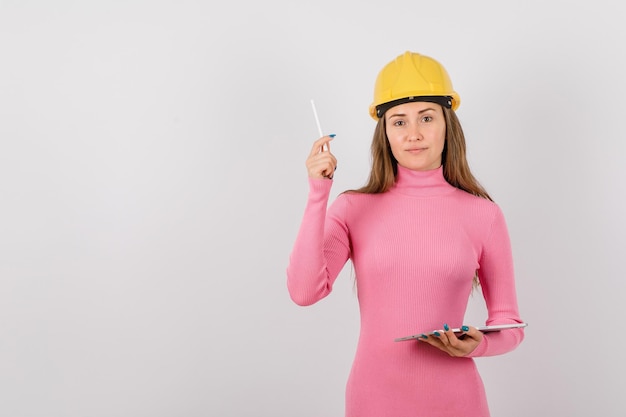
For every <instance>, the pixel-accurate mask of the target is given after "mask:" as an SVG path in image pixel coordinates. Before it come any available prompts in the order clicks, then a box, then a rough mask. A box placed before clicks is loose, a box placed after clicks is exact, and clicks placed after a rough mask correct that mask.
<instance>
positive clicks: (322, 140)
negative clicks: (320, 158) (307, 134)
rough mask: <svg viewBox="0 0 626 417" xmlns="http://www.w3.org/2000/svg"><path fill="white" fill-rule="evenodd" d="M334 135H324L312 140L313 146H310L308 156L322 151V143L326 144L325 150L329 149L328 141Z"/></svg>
mask: <svg viewBox="0 0 626 417" xmlns="http://www.w3.org/2000/svg"><path fill="white" fill-rule="evenodd" d="M334 137H335V135H326V136H322V137H321V138H319V139H318V140H316V141H315V142H313V147H312V148H311V153H310V154H309V156H313V155H316V154H318V153H320V152H323V151H324V145H326V147H327V150H330V145H329V142H330V141H331V140H333V138H334Z"/></svg>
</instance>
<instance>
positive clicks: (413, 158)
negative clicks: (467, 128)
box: [385, 101, 446, 171]
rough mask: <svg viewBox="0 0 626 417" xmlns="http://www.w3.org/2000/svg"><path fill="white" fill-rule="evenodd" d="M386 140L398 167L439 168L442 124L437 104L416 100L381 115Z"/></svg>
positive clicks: (443, 132) (421, 169) (423, 169)
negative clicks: (383, 118)
mask: <svg viewBox="0 0 626 417" xmlns="http://www.w3.org/2000/svg"><path fill="white" fill-rule="evenodd" d="M385 125H386V127H385V128H386V132H387V139H388V140H389V145H390V146H391V152H392V153H393V156H394V157H395V158H396V160H397V161H398V164H399V165H401V166H403V167H405V168H408V169H412V170H415V171H426V170H429V169H435V168H439V167H440V166H441V154H442V153H443V147H444V144H445V139H446V121H445V118H444V116H443V109H442V108H441V106H440V105H439V104H435V103H428V102H422V101H416V102H412V103H404V104H400V105H398V106H394V107H392V108H390V109H389V110H387V112H386V113H385Z"/></svg>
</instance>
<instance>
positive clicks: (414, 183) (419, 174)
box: [390, 165, 456, 197]
mask: <svg viewBox="0 0 626 417" xmlns="http://www.w3.org/2000/svg"><path fill="white" fill-rule="evenodd" d="M454 190H456V188H455V187H453V186H452V185H450V184H449V183H448V182H447V181H446V179H445V178H444V176H443V166H440V167H439V168H436V169H432V170H428V171H413V170H411V169H408V168H405V167H402V166H400V165H398V175H397V176H396V183H395V184H394V186H393V187H392V188H391V190H390V191H392V192H398V193H402V194H406V195H411V196H416V197H433V196H437V195H442V194H448V193H451V192H453V191H454Z"/></svg>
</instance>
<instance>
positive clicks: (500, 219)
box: [469, 208, 524, 357]
mask: <svg viewBox="0 0 626 417" xmlns="http://www.w3.org/2000/svg"><path fill="white" fill-rule="evenodd" d="M478 274H479V277H480V283H481V288H482V292H483V297H484V299H485V305H486V307H487V316H488V317H487V321H486V324H487V325H492V324H508V323H521V322H522V320H521V319H520V315H519V311H518V305H517V295H516V290H515V278H514V268H513V256H512V252H511V243H510V239H509V234H508V230H507V226H506V222H505V219H504V216H503V214H502V211H501V210H500V209H499V208H498V209H497V210H496V213H495V216H494V221H493V224H492V227H491V231H490V235H489V238H488V240H487V242H486V244H485V246H484V248H483V252H482V255H481V259H480V269H479V272H478ZM523 339H524V329H512V330H504V331H500V332H494V333H487V334H485V337H484V338H483V341H482V343H481V344H480V345H479V346H478V347H477V348H476V349H475V350H474V351H473V352H472V353H471V354H470V355H469V356H470V357H480V356H494V355H501V354H503V353H507V352H509V351H512V350H513V349H515V348H516V347H517V346H518V345H519V344H520V343H521V342H522V340H523Z"/></svg>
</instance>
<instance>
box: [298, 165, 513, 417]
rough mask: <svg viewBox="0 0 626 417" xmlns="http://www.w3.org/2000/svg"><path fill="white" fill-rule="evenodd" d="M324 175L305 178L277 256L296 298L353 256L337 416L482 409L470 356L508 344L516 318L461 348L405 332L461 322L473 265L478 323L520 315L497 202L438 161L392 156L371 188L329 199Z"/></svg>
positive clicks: (483, 416) (320, 293) (310, 295)
mask: <svg viewBox="0 0 626 417" xmlns="http://www.w3.org/2000/svg"><path fill="white" fill-rule="evenodd" d="M331 185H332V181H331V180H327V179H310V180H309V186H310V191H309V198H308V202H307V205H306V209H305V212H304V217H303V220H302V224H301V226H300V230H299V233H298V236H297V238H296V242H295V244H294V247H293V251H292V253H291V256H290V261H289V265H288V267H287V286H288V289H289V293H290V295H291V298H292V299H293V300H294V301H295V302H296V303H297V304H299V305H310V304H313V303H315V302H317V301H319V300H320V299H322V298H324V297H326V296H327V295H328V294H329V293H330V292H331V290H332V286H333V283H334V281H335V279H336V278H337V276H338V275H339V273H340V272H341V270H342V268H343V267H344V265H345V263H346V262H347V260H348V259H351V261H352V263H353V264H354V271H355V275H356V282H357V290H358V300H359V307H360V314H361V328H360V336H359V340H358V346H357V350H356V354H355V358H354V362H353V364H352V370H351V372H350V376H349V378H348V382H347V387H346V414H345V415H346V416H347V417H370V416H371V417H383V416H393V417H405V416H406V417H409V416H410V417H418V416H425V417H438V416H455V417H458V416H464V417H487V416H489V409H488V405H487V399H486V395H485V391H484V387H483V383H482V380H481V378H480V375H479V374H478V371H477V369H476V366H475V363H474V360H473V359H472V357H479V356H492V355H499V354H503V353H506V352H509V351H511V350H513V349H515V347H517V346H518V344H519V343H520V342H521V341H522V339H523V337H524V331H523V329H516V330H506V331H501V332H497V333H489V334H486V335H485V336H484V338H483V341H482V343H481V344H480V345H479V346H478V347H477V348H476V349H475V350H474V351H473V352H472V353H471V355H469V357H465V358H455V357H451V356H449V355H447V354H446V353H444V352H442V351H440V350H438V349H436V348H434V347H432V346H430V345H428V344H426V343H421V342H418V341H409V342H394V339H395V338H397V337H401V336H406V335H410V334H415V333H421V332H426V331H430V330H434V329H441V328H442V327H443V324H444V323H447V324H449V325H450V327H460V326H461V325H463V324H470V325H476V323H464V322H463V318H464V315H465V310H466V307H467V302H468V298H469V296H470V292H471V288H472V278H473V276H474V271H475V270H476V269H478V271H479V276H480V280H481V289H482V293H483V296H484V298H485V303H486V306H487V310H488V318H487V320H486V324H504V323H515V322H522V320H521V319H520V316H519V313H518V307H517V297H516V292H515V282H514V273H513V260H512V256H511V246H510V241H509V235H508V231H507V227H506V223H505V219H504V217H503V215H502V212H501V210H500V208H499V207H498V206H497V205H496V204H495V203H493V202H490V201H488V200H486V199H483V198H479V197H475V196H473V195H471V194H469V193H466V192H464V191H462V190H459V189H457V188H455V187H453V186H451V185H450V184H448V183H447V182H446V181H445V179H444V177H443V169H442V168H438V169H436V170H432V171H422V172H419V171H411V170H408V169H405V168H402V167H398V176H397V179H396V184H395V185H394V187H393V188H392V189H391V190H389V191H388V192H386V193H382V194H358V193H344V194H341V195H339V196H338V197H337V199H336V200H335V201H334V202H333V203H332V204H331V205H330V207H328V209H327V206H328V199H329V195H330V189H331Z"/></svg>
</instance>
